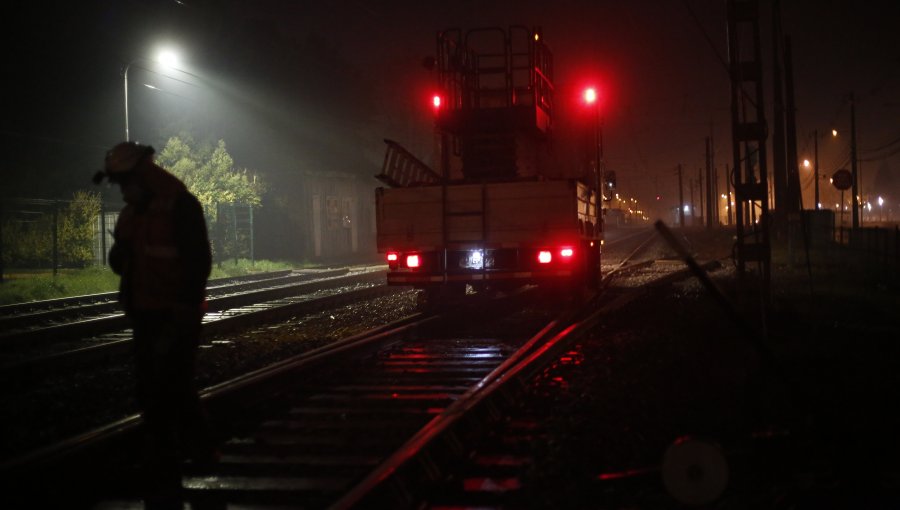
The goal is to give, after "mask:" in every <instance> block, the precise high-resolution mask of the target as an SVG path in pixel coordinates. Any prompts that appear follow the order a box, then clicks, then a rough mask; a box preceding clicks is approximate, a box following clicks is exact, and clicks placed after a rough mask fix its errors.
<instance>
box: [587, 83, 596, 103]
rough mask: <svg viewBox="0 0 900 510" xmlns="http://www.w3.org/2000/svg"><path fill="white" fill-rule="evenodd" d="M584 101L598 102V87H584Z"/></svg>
mask: <svg viewBox="0 0 900 510" xmlns="http://www.w3.org/2000/svg"><path fill="white" fill-rule="evenodd" d="M584 102H585V103H587V104H594V103H596V102H597V89H595V88H594V87H588V88H586V89H584Z"/></svg>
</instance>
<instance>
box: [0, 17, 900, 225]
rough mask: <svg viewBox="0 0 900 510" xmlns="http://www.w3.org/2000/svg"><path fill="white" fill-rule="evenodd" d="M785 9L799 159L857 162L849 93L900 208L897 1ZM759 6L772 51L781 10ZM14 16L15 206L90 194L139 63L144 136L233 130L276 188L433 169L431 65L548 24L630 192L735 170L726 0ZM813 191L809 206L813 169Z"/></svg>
mask: <svg viewBox="0 0 900 510" xmlns="http://www.w3.org/2000/svg"><path fill="white" fill-rule="evenodd" d="M782 3H783V5H782V12H783V25H784V32H785V33H786V34H788V35H790V36H791V38H792V41H793V47H794V63H795V75H794V80H795V88H796V103H797V115H798V133H797V138H798V148H799V152H800V157H801V159H802V158H804V157H809V158H810V159H812V147H813V144H812V133H813V130H815V129H818V132H819V134H820V141H819V159H820V164H821V168H822V172H823V173H828V174H830V173H832V172H833V171H834V170H836V169H837V168H838V167H840V166H848V165H849V162H848V159H847V155H848V153H849V149H848V147H849V126H850V109H849V103H848V101H847V96H848V93H849V92H851V91H853V92H855V96H856V99H857V101H856V110H857V128H858V132H859V146H860V149H861V153H860V154H861V159H862V160H863V162H862V169H863V174H862V175H863V182H862V186H863V192H864V193H872V194H883V195H885V196H891V195H893V197H894V198H893V200H894V202H897V201H900V177H898V176H896V175H894V174H896V173H897V172H900V141H898V139H900V122H898V120H900V35H898V33H900V30H898V28H897V26H898V21H900V3H897V2H890V3H888V2H865V3H862V2H852V1H849V0H848V1H817V2H812V1H809V2H791V1H784V2H782ZM23 4H27V5H23ZM761 5H762V11H763V13H764V19H765V24H764V35H763V36H764V38H765V39H766V40H765V41H764V42H765V44H766V47H765V49H766V51H770V50H769V49H768V48H769V43H770V37H771V36H770V35H769V31H768V26H769V18H770V12H771V2H769V1H762V2H761ZM3 18H4V21H3V24H4V31H3V32H4V43H5V44H4V47H5V48H7V54H8V55H9V56H10V57H11V62H10V61H7V62H6V65H5V66H4V71H3V73H4V94H3V96H4V98H3V101H4V115H3V116H2V121H0V122H2V126H0V141H2V144H3V146H2V149H3V150H2V156H0V158H2V159H0V161H2V172H3V176H4V181H5V182H4V184H3V186H2V192H0V195H2V196H15V197H60V198H65V197H67V196H69V195H71V193H72V191H74V190H75V189H79V188H89V187H90V185H89V179H90V176H91V174H92V173H93V171H94V170H96V169H97V168H98V167H99V165H100V163H101V161H102V158H103V153H104V151H105V150H106V149H107V148H108V147H109V146H111V145H113V144H115V143H116V142H118V141H121V140H122V139H124V111H123V91H122V89H123V81H122V69H123V67H124V66H125V65H126V63H128V62H135V63H134V64H132V66H131V68H130V71H129V94H130V97H129V109H130V112H129V118H130V123H131V133H132V138H133V139H137V140H139V141H142V142H145V143H151V144H154V145H161V144H162V143H164V141H165V137H166V136H168V135H169V134H171V133H172V130H173V129H176V128H184V129H187V130H190V131H192V132H195V133H200V134H201V135H202V136H212V137H214V138H216V139H218V138H222V139H224V140H225V141H226V143H227V144H228V148H229V150H230V151H231V152H232V154H233V156H234V157H235V160H236V164H237V165H238V166H240V167H244V168H250V169H253V170H255V171H258V172H259V173H260V174H262V175H263V176H265V177H266V178H267V179H268V180H269V181H270V182H273V183H276V184H277V183H279V182H289V179H288V178H287V177H286V176H290V175H291V173H292V172H295V171H296V170H298V169H302V170H337V171H342V172H352V173H358V174H360V175H367V176H369V175H373V174H375V173H377V171H378V169H379V166H380V164H381V158H382V155H383V143H382V141H381V140H382V139H383V138H392V139H395V140H397V141H398V142H400V143H401V144H403V145H405V146H407V147H408V148H410V150H412V151H413V152H414V153H416V154H418V155H420V157H422V159H425V160H427V159H428V158H429V157H431V156H432V151H433V137H432V125H431V121H430V110H429V108H428V97H429V92H430V90H429V89H430V83H431V81H430V80H431V79H432V76H431V75H430V74H429V72H428V71H427V70H426V69H425V68H424V67H423V66H422V65H421V63H422V60H423V58H424V57H426V56H428V55H432V54H434V36H435V32H436V31H438V30H440V29H444V28H451V27H460V28H473V27H484V26H503V27H506V26H509V25H525V26H541V27H543V31H544V37H545V41H546V42H547V44H548V45H549V46H550V48H551V50H553V52H554V58H555V61H554V62H555V71H556V94H557V96H556V100H557V104H559V105H560V106H561V108H569V109H570V111H569V114H572V115H574V114H575V111H574V108H575V103H574V98H575V97H576V96H577V94H578V92H579V91H580V89H581V87H582V86H583V85H584V84H586V83H590V82H596V83H599V84H600V88H601V90H602V95H603V104H602V108H603V113H602V116H603V125H604V150H605V156H606V161H607V163H608V165H609V168H610V169H613V170H616V172H617V174H618V180H619V188H620V191H621V192H622V193H625V194H628V195H630V196H635V197H637V198H638V199H639V200H641V201H643V202H645V203H647V202H653V198H654V197H655V195H657V194H659V195H661V196H662V198H663V199H662V200H661V201H660V202H659V204H658V205H660V206H661V207H660V208H659V209H660V210H663V209H665V208H668V207H671V206H674V205H675V203H676V200H677V190H676V182H677V181H676V178H675V174H674V169H675V166H676V165H677V164H678V163H683V164H684V165H685V168H686V169H687V171H688V172H693V173H694V174H696V172H697V169H698V168H700V167H701V166H703V164H704V138H705V137H706V136H712V137H713V140H714V143H715V150H716V155H715V158H716V163H717V165H719V166H720V167H721V166H722V165H724V164H725V163H726V162H728V163H730V161H731V153H730V135H731V134H730V127H729V126H730V117H729V103H728V101H729V92H728V87H729V83H728V76H727V74H726V71H725V65H724V62H723V60H724V59H725V58H726V55H727V51H726V35H725V25H726V18H725V0H711V1H707V0H647V1H628V2H624V1H602V0H596V1H591V2H588V1H575V0H561V1H553V2H550V1H544V2H540V1H515V2H512V1H510V2H487V1H456V2H421V1H406V0H401V1H363V0H337V1H333V2H289V1H275V0H270V1H249V0H247V1H220V2H214V1H209V0H207V1H195V0H184V1H150V0H144V1H138V0H132V1H100V2H97V1H86V2H66V3H58V4H55V5H53V6H49V5H47V4H44V3H26V2H22V3H20V4H19V5H16V6H14V7H11V8H7V9H6V12H5V13H4V17H3ZM161 43H169V44H171V45H172V46H173V47H177V48H179V49H180V51H181V52H182V54H183V57H182V59H183V60H182V64H180V66H181V68H183V69H185V70H188V73H182V74H178V75H173V76H166V75H163V74H160V73H157V72H153V71H152V69H148V68H151V67H152V66H149V65H146V64H143V61H142V60H138V59H143V58H150V57H151V56H152V54H153V52H154V49H155V48H156V47H158V46H159V45H160V44H161ZM764 56H765V58H766V66H767V67H768V65H770V64H771V53H770V52H769V53H765V54H764ZM145 67H146V68H145ZM766 73H767V76H766V79H767V80H769V79H770V78H771V72H770V70H769V69H768V68H767V69H766ZM144 84H150V85H153V86H154V87H156V89H150V88H147V87H144V86H143V85H144ZM770 99H771V92H767V100H770ZM769 115H770V116H771V106H770V107H769ZM832 128H836V129H838V131H839V133H840V135H839V136H838V137H837V138H831V136H830V131H831V129H832ZM825 133H827V134H828V135H829V136H828V137H824V136H821V135H823V134H825ZM157 148H160V147H157ZM770 154H771V150H770ZM286 179H287V180H286ZM373 182H374V181H373ZM802 182H803V184H804V189H805V190H806V194H805V196H804V205H805V206H809V205H810V202H811V197H812V191H811V189H812V185H811V182H812V179H811V176H809V175H808V174H802ZM826 184H827V183H826ZM826 188H828V186H824V187H823V189H826ZM823 193H824V192H823ZM823 196H824V199H823V201H826V199H828V195H823ZM835 196H837V195H836V194H835ZM826 205H827V204H826Z"/></svg>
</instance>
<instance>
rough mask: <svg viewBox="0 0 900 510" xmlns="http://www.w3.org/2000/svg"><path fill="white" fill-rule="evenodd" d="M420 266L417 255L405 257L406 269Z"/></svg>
mask: <svg viewBox="0 0 900 510" xmlns="http://www.w3.org/2000/svg"><path fill="white" fill-rule="evenodd" d="M420 264H421V261H420V260H419V256H418V255H415V254H414V255H407V256H406V267H409V268H415V267H419V265H420Z"/></svg>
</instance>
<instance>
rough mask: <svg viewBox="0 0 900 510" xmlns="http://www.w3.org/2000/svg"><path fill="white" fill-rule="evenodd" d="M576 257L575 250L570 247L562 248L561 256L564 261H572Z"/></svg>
mask: <svg viewBox="0 0 900 510" xmlns="http://www.w3.org/2000/svg"><path fill="white" fill-rule="evenodd" d="M574 255H575V249H573V248H569V247H568V246H567V247H565V248H560V250H559V256H560V257H562V258H563V260H571V259H572V256H574Z"/></svg>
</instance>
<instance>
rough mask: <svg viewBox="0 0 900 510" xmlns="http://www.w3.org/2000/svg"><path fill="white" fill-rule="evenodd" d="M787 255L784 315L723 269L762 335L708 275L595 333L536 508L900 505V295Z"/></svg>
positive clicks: (560, 417)
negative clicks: (714, 293)
mask: <svg viewBox="0 0 900 510" xmlns="http://www.w3.org/2000/svg"><path fill="white" fill-rule="evenodd" d="M696 235H697V233H693V234H691V233H688V236H687V237H689V238H693V239H696V237H694V236H696ZM721 242H723V239H721V238H720V239H719V241H718V243H721ZM715 244H716V243H712V244H710V245H705V244H704V243H703V242H696V243H694V245H693V248H692V250H693V252H694V253H695V254H696V255H697V256H698V258H700V259H702V258H704V257H705V256H709V255H712V254H713V253H715V250H710V248H712V246H713V245H715ZM704 251H706V252H707V253H704ZM774 260H775V262H774V263H773V266H772V268H773V278H772V287H771V290H772V294H771V296H772V299H771V306H770V307H768V308H764V307H763V306H762V302H761V301H760V299H759V293H758V285H757V283H755V282H754V276H753V275H752V274H751V275H750V277H749V278H748V279H746V280H747V281H745V282H743V283H742V282H741V279H740V278H738V275H737V273H736V271H735V270H734V268H733V267H731V266H729V265H726V266H725V268H723V269H722V270H720V271H717V272H715V273H712V275H713V277H714V281H715V282H716V284H717V285H718V286H719V287H720V289H722V290H723V291H724V293H725V295H726V296H727V298H728V300H729V302H731V303H732V304H734V305H735V307H736V308H735V309H736V310H737V312H738V316H739V317H740V318H741V319H742V320H744V321H746V324H747V325H749V328H741V327H738V325H737V324H736V323H735V321H734V320H733V319H732V318H730V317H729V315H728V314H727V313H725V308H723V306H722V304H723V303H722V302H720V301H717V300H716V299H713V298H712V297H711V294H710V293H709V292H708V291H707V290H706V289H705V288H704V287H702V286H701V285H699V284H698V283H697V280H696V279H692V280H691V281H688V282H685V283H683V284H680V285H675V286H668V287H662V288H656V289H653V290H652V291H650V292H648V293H647V294H646V295H644V296H642V298H641V299H639V300H637V301H634V302H632V303H631V304H629V305H628V306H627V307H626V308H624V309H622V310H620V311H618V312H616V313H615V314H614V315H611V316H610V317H608V319H607V320H606V321H604V322H603V323H602V324H601V325H600V326H599V327H598V328H597V329H596V331H595V332H594V334H593V335H592V336H591V337H590V338H588V339H585V340H584V342H583V343H582V344H581V345H580V347H579V349H580V352H581V355H582V356H583V357H584V359H583V362H582V363H580V364H579V365H577V367H574V368H573V367H568V368H566V369H564V370H563V371H562V372H561V373H559V374H556V375H558V376H561V377H563V378H564V379H565V381H566V385H564V386H563V387H562V388H561V391H560V392H558V393H554V394H552V395H547V396H545V400H549V401H545V402H543V404H542V405H546V406H549V408H550V409H553V412H552V413H550V415H549V416H548V428H549V430H550V434H549V439H548V440H542V441H541V442H540V444H536V445H535V448H536V449H537V450H538V452H539V457H538V458H539V462H537V463H536V467H535V468H534V469H533V470H532V472H531V473H530V482H531V483H530V484H528V487H529V488H528V491H527V497H526V498H524V500H523V501H527V502H528V503H527V506H530V507H535V508H538V507H540V508H622V509H624V508H628V509H642V508H682V507H685V506H686V505H687V503H691V502H693V503H698V502H702V503H703V505H701V507H703V508H727V509H731V508H785V509H787V508H900V468H898V467H897V463H896V459H897V458H898V455H900V437H898V431H900V419H898V417H897V416H896V415H897V412H896V410H897V409H898V408H900V406H898V404H900V370H898V369H897V368H896V367H897V362H898V360H900V327H898V317H897V314H898V312H900V298H898V293H897V292H896V290H891V288H890V286H888V285H885V282H884V281H878V280H877V279H875V280H873V279H867V278H864V277H863V276H864V275H861V274H859V273H858V272H854V271H849V270H848V269H847V266H846V259H834V261H838V260H843V262H842V264H843V265H836V264H835V263H834V262H832V261H825V260H824V259H822V258H817V259H814V264H813V265H812V266H810V267H809V268H807V267H806V266H803V265H797V266H796V267H793V266H789V265H787V264H784V263H781V261H782V260H784V259H783V258H782V257H781V254H780V253H779V252H777V251H776V252H775V259H774ZM810 272H812V274H813V280H810V278H809V274H810ZM811 282H812V285H810V283H811ZM623 283H624V282H623ZM811 289H812V290H811ZM679 438H682V439H681V440H682V447H681V448H674V447H672V445H673V443H675V442H677V441H678V440H679ZM667 452H668V453H667ZM673 452H674V453H673ZM710 452H712V453H710ZM679 454H686V455H688V456H694V457H691V458H694V459H695V460H696V459H700V460H697V461H696V462H695V463H693V464H691V463H688V464H678V463H677V462H675V461H673V459H676V458H677V456H678V455H679ZM667 455H668V456H667ZM682 460H683V459H682ZM685 466H687V467H685ZM679 470H680V471H679ZM723 480H724V481H723Z"/></svg>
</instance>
